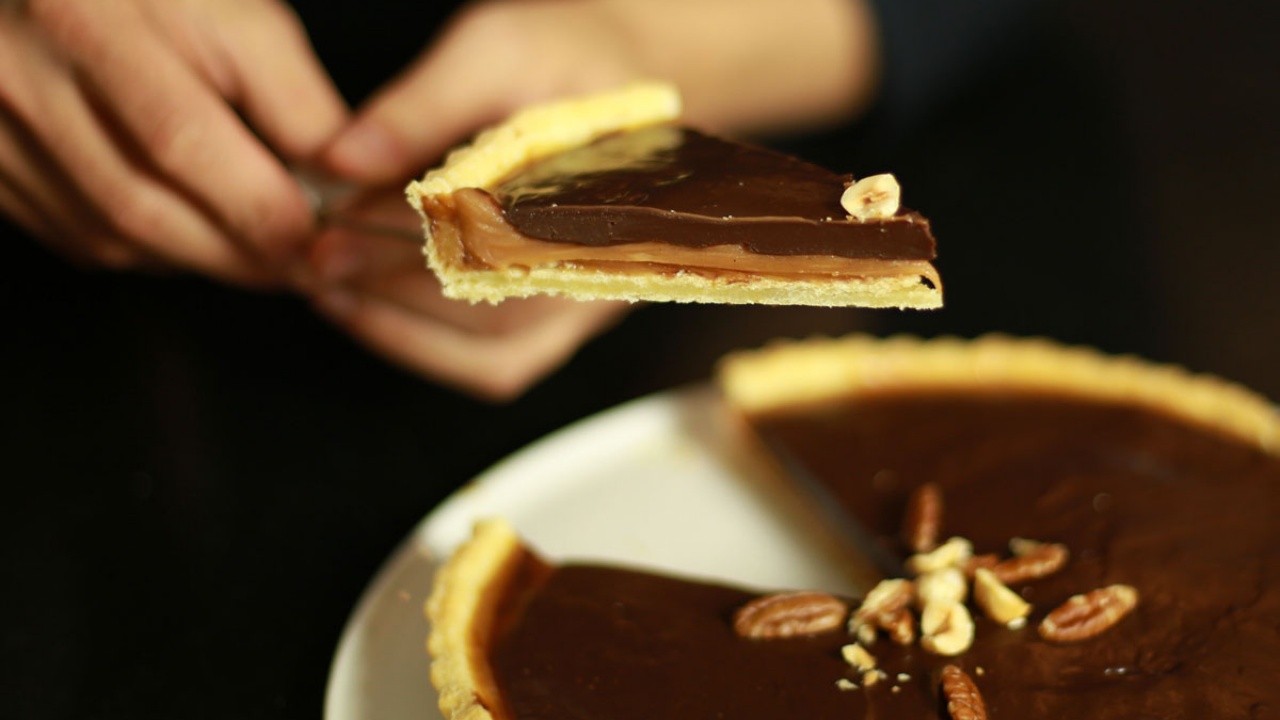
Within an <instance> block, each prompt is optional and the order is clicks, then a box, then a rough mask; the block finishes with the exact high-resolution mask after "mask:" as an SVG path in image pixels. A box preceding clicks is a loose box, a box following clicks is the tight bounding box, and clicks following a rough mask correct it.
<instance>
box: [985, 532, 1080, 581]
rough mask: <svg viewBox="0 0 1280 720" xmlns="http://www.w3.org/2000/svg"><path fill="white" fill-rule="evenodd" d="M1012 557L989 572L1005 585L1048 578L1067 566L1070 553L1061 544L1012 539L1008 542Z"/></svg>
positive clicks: (997, 564)
mask: <svg viewBox="0 0 1280 720" xmlns="http://www.w3.org/2000/svg"><path fill="white" fill-rule="evenodd" d="M1009 547H1010V548H1011V549H1012V550H1013V553H1014V556H1013V557H1011V558H1009V559H1008V560H1002V561H1000V562H998V563H996V564H995V565H994V566H993V567H992V568H991V572H993V573H995V574H996V577H997V578H1000V582H1002V583H1004V584H1006V585H1014V584H1017V583H1024V582H1030V581H1032V580H1039V579H1040V578H1042V577H1048V576H1049V575H1052V574H1053V573H1056V572H1058V571H1059V570H1061V569H1062V567H1063V566H1064V565H1066V564H1067V559H1068V558H1069V557H1070V556H1071V553H1070V552H1069V551H1068V550H1067V546H1066V545H1063V544H1061V543H1042V542H1036V541H1035V540H1024V539H1022V538H1014V539H1013V540H1011V541H1009Z"/></svg>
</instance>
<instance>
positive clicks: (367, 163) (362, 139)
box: [330, 121, 399, 175]
mask: <svg viewBox="0 0 1280 720" xmlns="http://www.w3.org/2000/svg"><path fill="white" fill-rule="evenodd" d="M330 159H331V160H332V162H333V163H334V164H336V165H337V166H338V167H339V168H340V169H341V170H342V171H343V172H346V173H351V174H355V175H376V174H378V173H380V172H382V171H384V170H386V169H387V168H390V167H394V166H395V164H396V162H397V161H398V160H399V152H398V151H397V144H396V142H395V140H394V138H392V137H391V135H390V133H388V132H387V131H386V130H385V129H383V128H382V126H381V125H378V124H376V123H373V122H370V121H362V122H358V123H357V124H356V125H355V126H354V127H352V128H351V129H350V130H348V131H347V132H346V133H345V134H343V135H342V137H340V138H339V139H338V142H337V143H336V144H335V145H334V146H333V150H332V151H331V155H330Z"/></svg>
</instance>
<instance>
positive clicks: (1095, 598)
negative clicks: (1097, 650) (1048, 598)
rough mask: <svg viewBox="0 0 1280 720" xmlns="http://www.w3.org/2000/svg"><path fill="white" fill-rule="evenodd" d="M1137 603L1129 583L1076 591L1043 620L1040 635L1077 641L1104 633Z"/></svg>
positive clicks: (1135, 595) (1057, 640) (1060, 640)
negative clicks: (1088, 590)
mask: <svg viewBox="0 0 1280 720" xmlns="http://www.w3.org/2000/svg"><path fill="white" fill-rule="evenodd" d="M1137 605H1138V591H1137V590H1135V589H1134V588H1133V587H1132V586H1129V585H1108V586H1107V587H1104V588H1098V589H1097V590H1093V591H1090V592H1087V593H1083V594H1081V595H1074V596H1072V597H1071V598H1069V599H1068V600H1067V601H1066V602H1065V603H1063V604H1061V605H1059V606H1058V607H1057V608H1055V609H1054V610H1053V611H1052V612H1050V613H1049V614H1048V615H1046V616H1045V618H1044V620H1042V621H1041V622H1040V636H1041V637H1043V638H1044V639H1046V640H1050V641H1052V642H1064V643H1065V642H1076V641H1079V640H1087V639H1089V638H1091V637H1094V636H1095V635H1098V634H1100V633H1103V632H1105V631H1107V630H1108V629H1110V628H1111V627H1112V626H1113V625H1115V624H1116V623H1118V622H1120V619H1121V618H1123V617H1124V616H1125V615H1128V614H1129V611H1131V610H1133V609H1134V608H1135V607H1137Z"/></svg>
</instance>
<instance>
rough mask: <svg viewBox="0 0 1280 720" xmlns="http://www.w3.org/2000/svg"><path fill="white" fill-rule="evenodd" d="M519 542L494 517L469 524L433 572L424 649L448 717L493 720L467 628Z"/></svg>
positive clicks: (479, 661)
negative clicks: (464, 535) (458, 543)
mask: <svg viewBox="0 0 1280 720" xmlns="http://www.w3.org/2000/svg"><path fill="white" fill-rule="evenodd" d="M522 547H523V545H522V544H521V542H520V539H519V537H518V536H517V535H516V532H515V530H513V529H512V527H511V526H510V525H509V524H508V523H507V522H506V521H505V520H502V519H500V518H488V519H484V520H481V521H479V522H477V523H476V524H475V527H474V530H473V532H472V536H471V538H470V539H469V540H467V541H466V542H465V543H463V544H462V545H461V546H460V547H459V548H458V550H457V551H456V552H454V553H453V555H452V556H450V558H449V560H448V561H446V562H445V564H444V565H442V566H441V567H440V569H439V570H437V571H436V576H435V579H434V581H433V582H432V588H431V594H430V596H428V598H427V601H426V604H425V607H424V611H425V613H426V616H427V620H428V621H429V622H430V624H431V630H430V632H429V633H428V635H427V652H428V653H429V654H430V655H431V684H432V685H434V686H435V688H436V690H437V691H438V693H439V699H438V703H439V706H440V712H441V713H443V714H444V716H445V717H446V718H449V720H493V715H492V713H491V712H490V710H489V708H490V707H493V705H494V702H496V699H495V698H487V697H486V693H488V692H489V690H488V689H487V688H486V685H491V681H489V680H487V672H485V673H484V674H485V675H486V678H482V677H480V672H481V671H480V670H478V668H481V667H482V666H483V664H484V663H483V659H482V658H478V657H476V650H477V648H476V643H475V642H474V641H473V638H472V634H471V633H472V628H473V627H475V624H476V622H477V615H478V614H479V609H480V608H483V607H486V604H485V603H483V602H481V600H482V598H483V595H484V593H485V591H486V590H487V589H488V587H489V586H490V584H491V583H492V582H493V581H495V580H496V579H498V578H499V577H500V576H501V573H502V570H503V568H504V567H505V566H506V564H507V563H508V561H510V560H511V559H512V558H514V557H515V555H516V554H517V553H519V552H520V551H521V549H522Z"/></svg>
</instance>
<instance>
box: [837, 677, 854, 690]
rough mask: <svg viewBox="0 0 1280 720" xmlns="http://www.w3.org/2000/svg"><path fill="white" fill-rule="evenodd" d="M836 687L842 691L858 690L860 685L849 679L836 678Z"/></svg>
mask: <svg viewBox="0 0 1280 720" xmlns="http://www.w3.org/2000/svg"><path fill="white" fill-rule="evenodd" d="M836 687H837V688H839V689H841V690H857V689H858V683H856V682H854V681H852V680H850V679H849V678H836Z"/></svg>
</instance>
